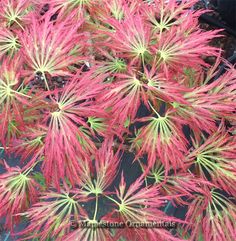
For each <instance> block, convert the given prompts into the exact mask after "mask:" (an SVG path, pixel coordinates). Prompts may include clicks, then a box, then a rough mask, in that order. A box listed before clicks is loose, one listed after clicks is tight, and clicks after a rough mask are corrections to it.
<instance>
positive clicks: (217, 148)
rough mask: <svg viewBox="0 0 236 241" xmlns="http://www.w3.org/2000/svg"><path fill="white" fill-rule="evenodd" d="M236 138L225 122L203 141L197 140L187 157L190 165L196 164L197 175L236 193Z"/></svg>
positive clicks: (233, 193) (229, 191)
mask: <svg viewBox="0 0 236 241" xmlns="http://www.w3.org/2000/svg"><path fill="white" fill-rule="evenodd" d="M235 148H236V143H235V140H234V139H233V138H232V137H231V136H230V135H229V133H227V131H226V130H225V128H224V126H223V123H221V126H220V127H219V129H218V130H217V131H216V132H215V133H213V134H211V135H210V136H209V137H208V138H207V139H205V140H204V141H203V143H201V142H200V143H199V142H195V143H194V149H193V151H192V152H190V153H189V155H188V156H187V157H186V158H187V162H189V165H192V164H194V166H195V168H196V172H197V173H196V175H198V176H199V177H201V178H203V179H205V180H209V178H210V180H211V182H212V183H215V184H217V185H218V186H219V187H221V189H223V190H225V191H226V192H228V193H231V194H232V195H235V193H236V192H235V191H236V190H235V185H234V183H235V181H236V169H235V164H234V160H235V155H236V149H235Z"/></svg>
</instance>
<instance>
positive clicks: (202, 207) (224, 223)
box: [185, 186, 236, 241]
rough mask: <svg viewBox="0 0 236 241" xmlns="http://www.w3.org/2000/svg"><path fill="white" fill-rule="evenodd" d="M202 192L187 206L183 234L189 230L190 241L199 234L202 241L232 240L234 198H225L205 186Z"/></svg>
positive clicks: (217, 191)
mask: <svg viewBox="0 0 236 241" xmlns="http://www.w3.org/2000/svg"><path fill="white" fill-rule="evenodd" d="M204 189H205V190H204ZM203 190H204V191H203V192H202V193H201V194H198V195H196V196H195V197H194V199H193V201H192V202H191V203H190V204H189V207H188V212H187V214H186V221H188V225H187V226H186V227H185V232H187V230H190V229H191V240H194V239H195V238H197V237H199V235H200V233H201V235H202V236H203V238H204V240H212V241H217V240H223V241H228V240H232V239H233V238H234V237H235V230H236V226H235V223H236V222H235V221H236V216H235V213H236V206H235V200H234V198H233V200H231V199H230V198H227V197H226V196H225V195H223V194H222V193H221V192H220V189H216V188H214V187H211V188H209V187H208V188H207V187H206V186H205V187H204V188H203Z"/></svg>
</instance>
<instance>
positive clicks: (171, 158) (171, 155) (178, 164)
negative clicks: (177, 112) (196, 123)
mask: <svg viewBox="0 0 236 241" xmlns="http://www.w3.org/2000/svg"><path fill="white" fill-rule="evenodd" d="M152 110H154V112H155V114H156V115H157V116H150V117H143V118H141V119H139V122H143V123H146V125H144V126H143V127H141V128H140V132H139V133H138V135H137V136H136V139H134V143H136V142H140V141H141V144H140V146H141V147H140V150H139V151H138V153H137V155H138V156H140V155H143V154H147V155H148V167H149V168H150V167H153V166H154V164H155V162H156V160H157V159H160V160H161V162H162V163H163V164H164V166H165V170H166V173H167V172H168V171H169V169H170V167H173V168H174V169H175V170H177V169H178V168H184V169H185V164H184V161H183V160H184V154H185V153H187V140H186V138H185V136H184V134H183V132H182V129H181V128H182V127H181V126H182V125H183V124H184V122H182V121H180V120H179V119H175V117H174V116H173V112H172V111H171V110H167V111H166V113H165V114H164V116H161V115H160V114H159V113H158V112H156V110H155V109H154V108H153V107H152Z"/></svg>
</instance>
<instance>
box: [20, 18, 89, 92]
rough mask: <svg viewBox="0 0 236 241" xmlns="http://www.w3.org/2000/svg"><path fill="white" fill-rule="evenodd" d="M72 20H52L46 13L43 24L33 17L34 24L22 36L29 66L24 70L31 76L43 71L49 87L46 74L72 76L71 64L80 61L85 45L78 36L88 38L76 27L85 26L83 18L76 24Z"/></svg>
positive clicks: (24, 52) (24, 53)
mask: <svg viewBox="0 0 236 241" xmlns="http://www.w3.org/2000/svg"><path fill="white" fill-rule="evenodd" d="M70 21H71V19H70V18H67V19H64V20H63V21H61V22H56V23H53V22H51V21H50V16H49V15H47V17H46V18H45V20H44V21H43V22H42V23H40V22H39V21H38V20H37V19H36V18H35V17H32V24H31V25H30V27H29V28H27V29H26V30H25V31H24V32H23V33H22V34H21V35H20V40H21V43H22V47H23V50H22V54H23V56H24V60H25V62H26V63H27V67H28V68H27V69H26V70H25V71H24V73H25V74H26V75H29V76H30V77H33V76H34V75H36V74H37V73H40V74H42V77H43V79H44V82H45V85H46V87H47V89H49V86H48V80H47V74H49V75H50V76H72V73H71V72H70V71H69V69H68V67H69V66H70V65H72V64H75V63H77V62H78V60H81V56H80V54H81V51H82V50H81V48H82V47H81V46H82V45H81V43H79V42H78V41H77V39H78V38H79V39H80V40H81V41H83V40H84V41H85V39H84V38H83V37H82V35H78V34H77V29H78V28H79V27H80V26H81V25H82V23H83V18H81V19H80V20H79V21H78V22H76V23H75V24H73V26H72V25H70V24H69V23H70ZM75 50H76V51H75ZM74 51H75V53H74ZM30 77H29V78H30Z"/></svg>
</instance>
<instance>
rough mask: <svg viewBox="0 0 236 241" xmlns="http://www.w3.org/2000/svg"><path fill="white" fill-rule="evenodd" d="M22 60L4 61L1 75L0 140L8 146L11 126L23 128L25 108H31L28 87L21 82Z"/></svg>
mask: <svg viewBox="0 0 236 241" xmlns="http://www.w3.org/2000/svg"><path fill="white" fill-rule="evenodd" d="M20 64H21V62H20V60H19V58H18V57H15V58H14V60H13V61H11V60H10V59H4V60H3V63H2V66H1V73H0V116H1V120H0V123H1V125H0V139H1V142H2V143H3V144H6V139H5V138H6V135H8V133H9V130H12V129H9V128H10V125H12V124H14V122H16V123H18V124H15V126H16V125H20V126H23V125H24V121H23V107H25V106H29V105H30V103H29V100H30V99H31V96H30V94H28V93H27V89H26V85H25V84H24V82H22V81H21V72H20V71H19V68H20Z"/></svg>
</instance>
